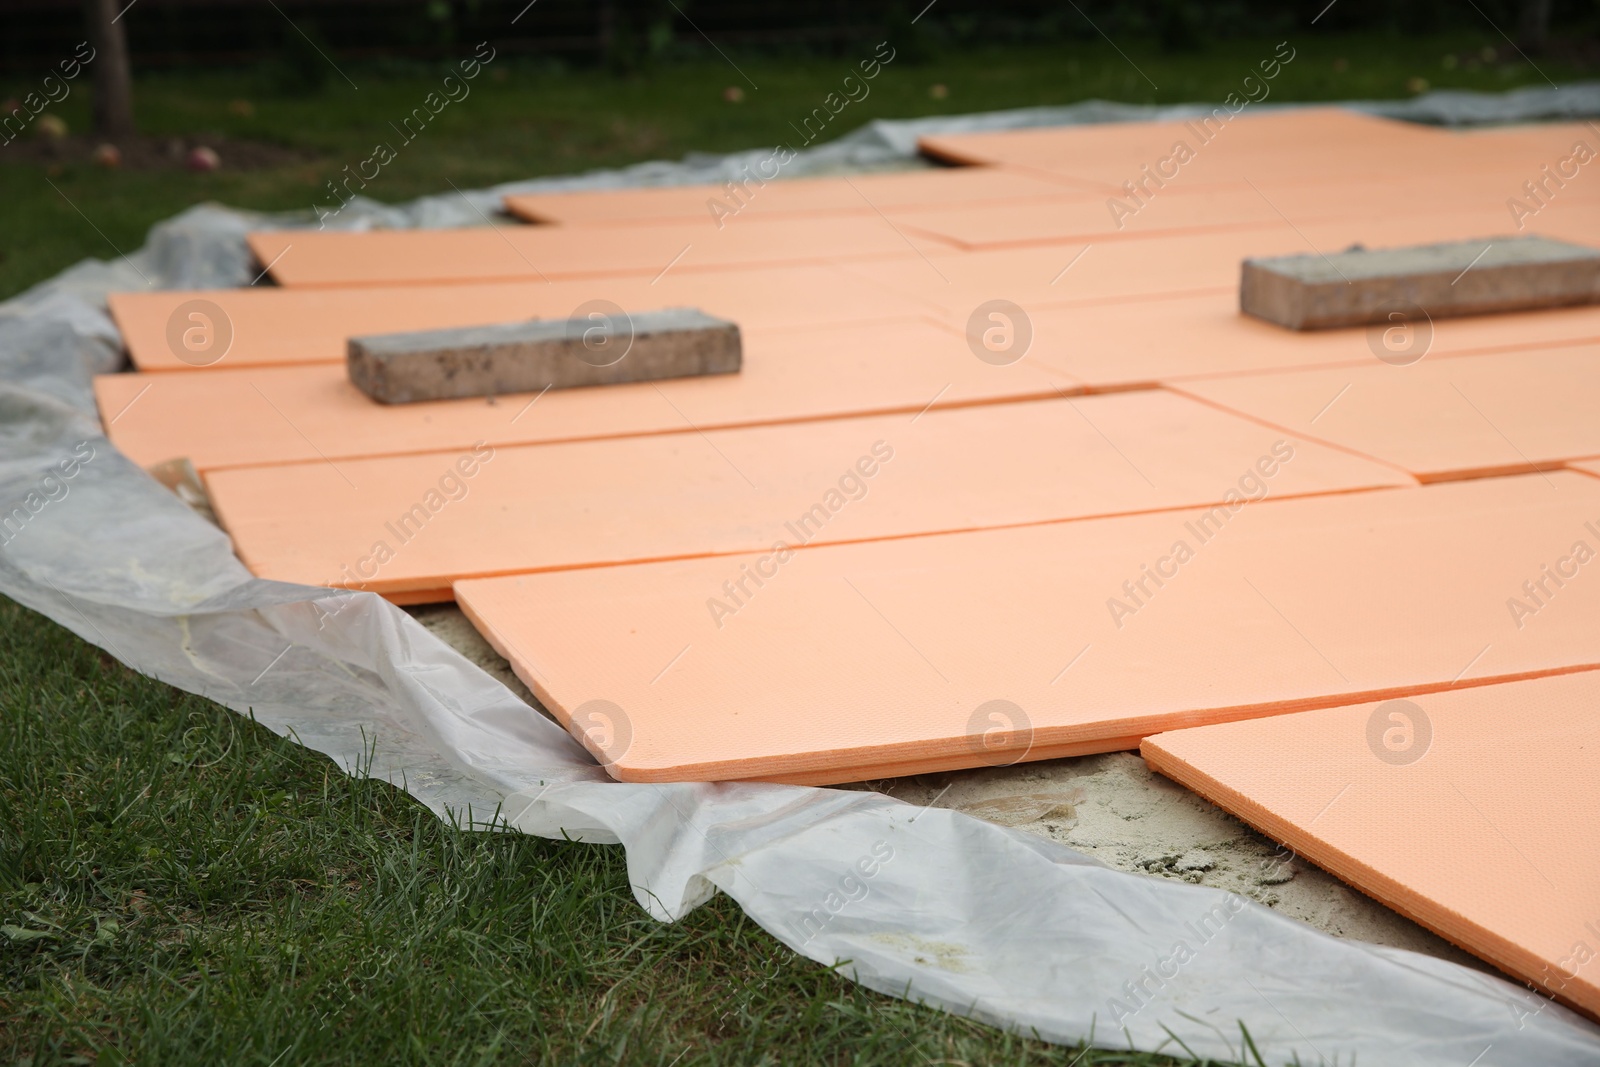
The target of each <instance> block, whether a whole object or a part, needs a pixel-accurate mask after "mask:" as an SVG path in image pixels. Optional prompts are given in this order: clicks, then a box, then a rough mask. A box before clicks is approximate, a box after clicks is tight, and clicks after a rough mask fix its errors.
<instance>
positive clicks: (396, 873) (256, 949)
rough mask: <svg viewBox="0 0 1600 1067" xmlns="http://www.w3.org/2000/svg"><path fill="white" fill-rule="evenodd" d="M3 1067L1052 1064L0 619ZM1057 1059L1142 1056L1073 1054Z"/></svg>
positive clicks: (604, 869) (574, 850)
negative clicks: (636, 893)
mask: <svg viewBox="0 0 1600 1067" xmlns="http://www.w3.org/2000/svg"><path fill="white" fill-rule="evenodd" d="M0 924H4V925H3V926H0V1064H6V1065H8V1067H9V1065H11V1064H29V1065H31V1067H43V1065H45V1064H68V1063H97V1064H102V1065H103V1064H120V1063H142V1064H160V1065H168V1064H180V1063H227V1064H230V1065H233V1064H256V1065H267V1064H302V1063H351V1064H378V1063H382V1064H390V1063H407V1064H487V1063H607V1064H613V1063H630V1064H655V1065H660V1067H667V1065H669V1064H673V1063H677V1064H681V1065H690V1064H728V1065H730V1067H747V1065H750V1064H759V1063H776V1062H815V1063H840V1064H843V1063H850V1064H861V1065H870V1064H886V1065H887V1064H896V1065H899V1064H907V1063H922V1062H924V1061H925V1060H926V1062H931V1063H985V1064H1016V1065H1024V1064H1027V1065H1032V1064H1057V1065H1067V1064H1069V1063H1073V1062H1074V1061H1073V1056H1074V1055H1075V1053H1073V1052H1071V1051H1070V1050H1066V1049H1062V1048H1059V1047H1054V1046H1050V1045H1047V1044H1044V1043H1042V1042H1038V1041H1032V1040H1024V1039H1021V1038H1017V1037H1011V1036H1006V1035H1003V1034H1000V1033H998V1032H996V1031H994V1030H991V1029H989V1028H987V1027H983V1026H980V1025H978V1024H976V1023H972V1022H968V1021H965V1020H961V1019H957V1018H954V1017H951V1016H948V1015H944V1014H942V1013H938V1012H935V1011H931V1010H928V1009H924V1008H921V1007H917V1006H915V1005H912V1004H908V1003H905V1002H903V1001H898V1000H893V999H890V998H887V997H882V996H879V995H877V994H873V993H869V992H866V991H865V990H862V989H861V988H859V987H858V986H855V985H853V984H852V983H850V982H848V981H846V980H845V979H843V978H841V977H839V976H838V975H837V974H835V973H833V972H832V971H830V970H828V969H827V968H825V967H821V966H819V965H816V964H814V963H811V962H809V961H806V960H803V959H800V958H798V957H796V956H794V955H793V954H792V953H790V952H789V951H788V950H787V949H785V948H784V947H783V946H782V945H780V944H779V943H778V942H776V941H775V940H773V939H772V938H771V937H769V936H768V935H767V934H765V933H763V932H762V931H761V930H759V929H758V928H756V927H755V926H754V925H753V924H752V923H750V922H749V921H748V920H746V919H745V918H744V917H743V916H742V915H741V913H740V912H739V909H738V908H737V907H736V906H735V905H734V904H733V903H732V902H731V901H730V900H729V899H728V898H726V897H721V896H719V897H718V898H717V899H716V900H714V901H713V902H712V903H711V904H709V905H707V906H705V907H703V908H701V909H700V910H699V911H696V912H694V913H693V914H692V915H691V916H690V917H689V918H687V919H686V920H684V921H682V922H680V923H677V924H673V925H663V924H660V923H657V922H655V921H654V920H652V919H650V918H648V917H647V916H646V915H645V914H644V913H643V911H641V910H640V909H639V908H638V906H637V905H636V904H635V903H634V901H633V899H632V896H631V894H630V892H629V890H628V883H627V874H626V871H625V869H624V864H623V856H622V850H621V849H620V848H608V847H604V846H598V845H582V844H576V843H572V842H551V841H543V840H539V839H537V838H531V837H526V836H522V835H519V834H512V833H492V834H491V833H467V832H463V831H460V830H457V829H455V828H453V827H451V826H449V825H447V824H444V823H441V822H440V821H439V820H437V819H435V818H434V817H433V816H432V815H431V814H430V813H429V812H427V811H426V810H425V809H423V808H422V807H421V805H419V804H417V803H416V802H415V801H413V800H411V799H410V798H409V797H407V796H406V795H405V794H404V793H402V792H400V791H399V790H397V789H395V788H393V787H390V786H388V785H385V784H383V783H380V782H376V781H373V780H370V779H359V778H351V777H348V776H346V775H345V774H343V773H341V772H340V771H338V770H337V769H335V768H334V766H333V765H332V763H331V762H330V761H328V760H327V759H325V758H324V757H322V756H319V755H316V754H314V753H311V752H309V751H307V750H305V749H303V748H300V747H299V746H297V745H295V744H293V743H291V742H289V741H286V740H284V739H282V738H279V737H277V736H275V735H273V734H271V733H270V732H268V731H267V730H266V729H264V728H262V727H260V726H258V725H256V724H255V723H253V722H251V721H249V720H247V719H244V718H241V717H240V716H238V715H235V714H234V713H232V712H229V711H227V710H226V709H223V708H221V707H219V706H218V705H216V704H213V703H211V702H209V701H207V700H204V699H201V698H199V697H195V696H189V695H186V694H183V693H179V692H177V691H176V690H173V689H171V688H169V687H167V686H165V685H163V684H161V683H159V682H155V681H152V680H151V679H148V678H145V677H143V676H141V675H139V674H136V673H135V672H133V671H130V670H128V669H127V668H125V667H123V666H121V665H120V664H118V663H116V662H115V661H113V660H112V659H110V658H109V657H107V656H106V655H104V654H103V653H101V652H100V651H99V650H97V649H95V648H94V647H92V646H90V645H88V644H86V643H84V642H83V641H80V640H78V639H77V638H76V637H75V636H73V635H72V634H71V633H69V632H68V631H66V630H64V629H62V628H60V627H58V626H56V625H54V624H53V623H50V622H48V621H46V620H44V619H42V618H41V617H39V616H37V615H34V614H32V613H31V612H28V611H26V610H25V609H23V608H21V607H18V606H17V605H15V604H13V603H11V602H10V601H6V600H3V599H0ZM1076 1062H1077V1063H1078V1064H1081V1065H1084V1067H1088V1065H1091V1064H1148V1065H1153V1064H1165V1063H1170V1062H1173V1061H1170V1060H1167V1059H1165V1058H1162V1057H1156V1056H1141V1055H1129V1054H1097V1053H1090V1054H1088V1055H1085V1056H1084V1057H1083V1058H1082V1059H1081V1060H1078V1061H1076Z"/></svg>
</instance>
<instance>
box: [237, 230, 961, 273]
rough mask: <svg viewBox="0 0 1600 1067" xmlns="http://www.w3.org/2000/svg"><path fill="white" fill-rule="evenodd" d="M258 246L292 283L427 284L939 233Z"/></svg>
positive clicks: (283, 238)
mask: <svg viewBox="0 0 1600 1067" xmlns="http://www.w3.org/2000/svg"><path fill="white" fill-rule="evenodd" d="M248 241H249V244H250V250H251V251H252V252H253V253H255V255H256V258H257V259H258V260H259V261H260V262H262V263H264V264H268V265H269V267H270V270H271V274H272V277H273V279H274V280H276V281H277V282H278V283H279V284H280V285H285V286H330V285H331V286H341V285H426V284H446V283H460V282H492V281H514V280H547V279H563V278H602V277H619V276H626V275H638V276H641V277H643V278H645V279H646V280H649V279H652V278H656V277H662V276H665V275H667V274H668V273H669V272H679V273H688V272H692V271H698V270H706V269H717V268H722V269H729V268H736V267H761V266H796V265H801V264H808V263H831V262H834V261H836V260H846V259H852V258H872V257H881V256H905V255H915V254H916V250H917V248H918V246H919V245H929V246H932V247H937V246H939V244H940V242H937V241H933V240H931V239H926V238H916V237H912V236H908V235H906V234H905V233H903V232H901V231H898V230H896V229H895V227H894V226H892V225H891V224H890V223H889V222H888V221H887V220H885V219H882V218H879V217H878V216H876V215H874V216H873V219H872V220H871V221H870V222H869V221H866V220H863V219H859V218H853V217H832V216H818V217H815V218H810V217H806V218H793V219H789V218H783V219H771V220H768V221H766V222H764V223H763V224H762V225H760V226H728V227H725V228H723V229H721V230H714V229H709V228H707V227H705V226H702V225H699V224H680V225H676V226H668V225H662V226H643V227H632V228H611V227H607V228H603V229H602V228H595V227H581V228H580V227H563V226H501V227H492V226H477V227H471V228H467V229H458V230H373V231H370V232H365V233H336V232H331V231H330V232H319V231H308V230H274V231H269V232H262V233H252V234H250V235H249V237H248Z"/></svg>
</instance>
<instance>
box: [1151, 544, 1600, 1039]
mask: <svg viewBox="0 0 1600 1067" xmlns="http://www.w3.org/2000/svg"><path fill="white" fill-rule="evenodd" d="M1595 543H1596V542H1595V540H1594V539H1593V538H1591V539H1590V544H1591V546H1593V545H1594V544H1595ZM1529 625H1530V626H1532V625H1535V623H1533V622H1532V621H1530V624H1529ZM1142 751H1143V753H1144V756H1145V759H1146V760H1147V761H1148V762H1149V763H1150V765H1151V766H1152V767H1154V768H1155V769H1156V770H1158V771H1160V772H1161V773H1162V774H1165V775H1167V776H1168V777H1170V778H1173V779H1175V780H1177V781H1178V782H1181V783H1182V784H1183V785H1185V786H1188V787H1189V788H1190V789H1193V790H1194V791H1195V792H1197V793H1199V794H1200V795H1201V796H1204V797H1206V798H1207V799H1209V800H1211V801H1213V802H1214V803H1216V804H1218V805H1219V806H1221V807H1222V808H1223V809H1225V810H1226V811H1228V812H1230V813H1231V814H1233V815H1236V816H1238V817H1239V818H1241V819H1243V820H1244V821H1245V822H1247V823H1249V824H1250V825H1252V826H1254V827H1256V828H1257V829H1258V830H1260V831H1261V832H1263V833H1265V834H1266V835H1268V836H1269V837H1271V838H1273V839H1274V840H1276V841H1279V842H1281V843H1283V844H1285V845H1287V846H1288V847H1289V848H1291V849H1293V850H1294V851H1295V852H1296V853H1297V854H1299V855H1300V856H1303V857H1305V858H1306V859H1309V860H1311V861H1312V862H1314V863H1316V864H1317V865H1318V866H1320V867H1323V868H1325V869H1327V870H1329V871H1331V872H1333V873H1334V874H1335V875H1337V876H1338V877H1340V878H1342V879H1344V880H1345V881H1346V882H1348V883H1349V884H1351V885H1353V886H1355V887H1356V888H1357V889H1359V890H1361V891H1362V892H1364V893H1366V894H1368V895H1369V896H1372V897H1375V898H1376V899H1378V900H1380V901H1382V902H1383V903H1385V904H1387V905H1389V906H1390V907H1392V908H1394V909H1395V910H1396V911H1399V912H1400V913H1401V914H1403V915H1405V916H1407V917H1408V918H1411V919H1414V920H1415V921H1417V922H1418V923H1420V924H1422V925H1423V926H1426V927H1427V928H1429V929H1430V930H1433V931H1434V932H1436V933H1438V934H1440V935H1441V936H1443V937H1445V938H1447V939H1449V940H1450V941H1452V942H1454V943H1455V944H1457V945H1459V946H1461V947H1462V948H1464V949H1466V950H1467V951H1469V952H1472V953H1475V954H1476V955H1478V956H1480V957H1482V958H1483V959H1485V960H1488V961H1489V962H1490V963H1493V964H1494V965H1496V966H1497V967H1499V968H1501V969H1502V970H1504V971H1506V972H1507V973H1508V974H1510V975H1512V976H1514V977H1515V978H1517V979H1519V980H1521V981H1523V982H1527V983H1529V984H1531V985H1532V986H1533V987H1535V988H1536V989H1538V990H1539V991H1540V992H1541V993H1543V994H1545V995H1546V996H1551V997H1555V998H1556V999H1558V1000H1560V1001H1562V1002H1563V1003H1565V1004H1566V1005H1568V1006H1569V1007H1572V1008H1576V1009H1577V1010H1579V1011H1582V1012H1585V1013H1587V1014H1588V1015H1589V1016H1590V1017H1591V1018H1600V793H1597V792H1596V790H1595V788H1594V782H1595V779H1596V777H1597V776H1600V673H1596V672H1593V671H1589V672H1584V673H1581V674H1569V675H1565V676H1561V677H1552V678H1540V679H1536V680H1531V681H1519V682H1508V683H1504V684H1500V685H1487V686H1483V687H1480V688H1472V689H1459V690H1455V691H1448V692H1439V693H1432V694H1427V695H1416V696H1412V697H1408V698H1404V699H1400V700H1390V701H1380V702H1363V703H1358V704H1353V705H1350V706H1346V707H1338V708H1326V709H1323V710H1319V711H1308V712H1304V713H1301V714H1298V715H1283V716H1277V717H1274V718H1270V719H1258V720H1254V721H1251V722H1235V723H1226V724H1222V725H1215V726H1203V727H1199V728H1196V729H1189V730H1178V731H1174V732H1172V733H1163V734H1159V735H1157V736H1154V737H1148V738H1146V739H1145V741H1144V743H1143V746H1142Z"/></svg>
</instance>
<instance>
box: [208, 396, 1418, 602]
mask: <svg viewBox="0 0 1600 1067" xmlns="http://www.w3.org/2000/svg"><path fill="white" fill-rule="evenodd" d="M547 399H548V398H547ZM930 399H931V398H930ZM535 411H537V409H535ZM529 417H530V418H531V417H535V416H534V415H530V416H529ZM1281 436H1282V435H1280V434H1278V433H1277V432H1276V431H1269V430H1266V429H1264V428H1263V427H1261V426H1258V425H1256V424H1253V423H1250V422H1247V421H1245V420H1243V419H1239V418H1238V417H1236V416H1233V415H1228V414H1226V413H1223V412H1220V411H1217V410H1216V409H1214V408H1210V407H1207V406H1206V405H1204V404H1199V403H1197V402H1195V401H1193V400H1188V399H1186V398H1181V397H1177V396H1175V395H1171V394H1165V393H1160V392H1153V391H1152V392H1141V393H1118V394H1110V395H1106V396H1101V397H1085V398H1083V399H1081V400H1076V401H1074V400H1070V399H1056V400H1049V401H1029V402H1021V403H1015V404H998V405H986V406H981V407H969V408H958V409H946V410H942V411H928V412H926V413H912V414H905V413H901V414H896V415H883V416H868V417H861V418H852V419H834V420H826V421H821V422H811V423H804V424H796V425H781V426H764V427H749V428H741V429H728V430H706V431H703V432H699V433H687V434H671V435H665V436H655V437H634V438H621V439H612V440H600V441H584V442H577V443H569V444H550V445H540V446H527V447H520V448H502V449H495V450H493V456H492V459H490V460H488V461H486V462H482V463H481V464H471V463H469V464H467V465H468V466H472V467H474V468H475V469H474V471H473V475H472V477H471V478H470V479H467V478H463V477H457V476H455V475H452V474H451V473H450V472H451V471H452V470H453V469H454V467H453V465H454V464H455V463H456V461H457V458H458V457H457V454H455V453H432V454H429V455H422V456H395V457H387V458H376V459H352V460H337V461H332V462H317V463H307V464H291V465H285V466H277V467H244V468H237V469H231V470H213V471H211V472H210V473H209V474H207V475H206V484H207V486H208V488H209V490H210V493H211V499H212V503H213V505H214V506H215V508H216V510H217V514H218V515H219V516H220V517H221V519H222V523H223V525H224V526H225V527H226V529H227V530H228V532H229V533H230V534H231V535H232V537H233V539H234V545H235V548H236V549H237V551H238V553H239V555H240V558H241V559H243V560H244V561H245V563H246V564H247V565H249V567H250V568H251V569H252V570H253V571H254V572H255V573H256V574H257V575H258V576H260V577H264V578H276V579H282V580H286V581H297V582H308V583H314V584H327V585H347V586H358V587H361V588H366V589H371V590H372V591H374V592H379V593H384V594H396V593H411V592H417V591H424V590H436V589H441V588H444V587H447V586H448V585H449V584H450V583H451V582H454V581H459V580H461V579H464V578H471V577H479V576H486V575H494V574H506V573H513V572H518V571H534V570H545V569H555V568H568V567H587V566H596V565H604V564H616V563H628V562H637V561H643V560H654V559H671V558H677V557H687V556H698V555H709V554H728V553H739V552H752V551H760V550H763V549H765V548H767V547H769V546H770V545H772V544H773V543H774V542H776V541H779V540H789V541H791V542H792V541H793V540H795V538H796V537H797V536H800V535H799V534H797V533H795V532H793V530H794V529H797V528H803V524H804V523H805V522H806V521H807V520H806V519H805V517H806V516H807V515H811V516H812V517H813V519H814V520H817V521H819V522H820V521H821V519H822V518H825V517H826V516H827V515H828V514H829V512H835V511H836V512H838V513H839V514H838V515H837V517H836V518H832V519H828V520H827V521H826V522H823V523H822V524H821V528H820V530H816V531H811V533H810V534H809V537H810V540H811V541H813V542H819V543H820V542H835V541H852V540H868V539H873V538H885V537H900V536H907V535H912V534H921V533H930V532H936V531H942V530H957V529H974V528H979V527H991V526H1004V525H1012V524H1019V523H1036V522H1045V521H1052V520H1057V519H1071V518H1086V517H1090V516H1095V515H1107V514H1116V513H1125V512H1135V511H1148V510H1154V509H1159V508H1172V507H1183V506H1188V505H1192V504H1197V503H1202V502H1213V501H1220V500H1222V499H1223V497H1224V495H1225V494H1226V493H1227V492H1228V491H1230V490H1231V489H1232V488H1233V487H1234V485H1235V482H1236V480H1237V479H1238V478H1239V476H1240V473H1241V472H1243V471H1246V470H1248V469H1250V467H1251V465H1252V464H1253V463H1255V462H1256V461H1257V459H1258V458H1260V457H1261V456H1263V455H1267V454H1268V453H1270V451H1271V449H1272V446H1273V444H1274V442H1275V441H1277V440H1278V439H1279V438H1280V437H1281ZM1291 440H1292V439H1291ZM1293 447H1295V448H1296V449H1297V450H1298V455H1299V458H1298V459H1297V460H1296V462H1295V463H1294V464H1292V465H1291V466H1290V467H1289V468H1287V469H1286V471H1285V473H1284V474H1283V476H1282V477H1281V478H1279V479H1278V481H1277V484H1276V485H1275V487H1274V488H1275V489H1276V490H1277V491H1278V492H1280V493H1282V494H1295V493H1314V492H1339V491H1347V490H1353V489H1361V488H1367V487H1372V486H1386V485H1388V486H1392V485H1402V484H1403V485H1413V484H1415V483H1414V482H1413V481H1412V480H1411V479H1410V478H1408V477H1406V476H1405V475H1403V474H1401V473H1400V472H1398V471H1394V470H1391V469H1389V468H1385V467H1381V466H1378V465H1377V464H1374V463H1371V462H1370V461H1367V460H1362V459H1359V458H1356V457H1353V456H1348V455H1345V454H1343V453H1339V452H1336V451H1334V450H1332V449H1329V448H1326V447H1323V446H1313V445H1303V444H1302V445H1294V446H1293ZM874 449H877V450H878V452H876V453H875V452H874ZM884 450H889V451H890V452H892V453H893V461H892V462H887V461H883V459H884V457H883V455H882V453H883V451H884ZM874 457H877V459H878V460H879V461H882V462H879V463H876V464H875V463H874ZM858 463H860V464H864V465H866V466H872V467H874V469H875V470H876V471H877V476H876V477H875V478H873V479H872V481H871V482H870V484H869V483H867V482H866V481H864V480H863V479H860V478H857V477H855V476H853V475H850V474H849V472H851V471H852V470H854V469H856V467H857V464H858ZM841 479H846V480H847V481H850V482H860V483H861V494H862V499H859V500H855V501H852V502H849V506H845V502H844V498H842V497H840V496H839V493H840V490H839V489H838V488H837V487H838V486H839V484H840V482H841ZM446 480H448V482H449V485H450V487H453V488H452V491H453V493H454V494H455V495H456V496H458V497H459V499H448V498H447V497H448V494H447V495H446V497H441V496H440V491H441V489H442V487H444V486H445V481H446ZM430 494H431V495H430ZM818 509H820V510H818ZM406 516H411V517H413V519H414V522H413V523H411V524H410V525H408V524H407V522H406V521H405V520H404V519H403V518H402V517H406ZM380 546H381V547H380ZM390 557H392V558H390ZM363 560H364V561H366V562H364V563H363V562H361V561H363Z"/></svg>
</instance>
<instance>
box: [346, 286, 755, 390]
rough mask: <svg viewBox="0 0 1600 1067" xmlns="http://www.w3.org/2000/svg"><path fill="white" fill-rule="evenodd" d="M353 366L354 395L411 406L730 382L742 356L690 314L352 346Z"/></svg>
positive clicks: (501, 328)
mask: <svg viewBox="0 0 1600 1067" xmlns="http://www.w3.org/2000/svg"><path fill="white" fill-rule="evenodd" d="M602 330H609V334H607V333H604V332H599V331H602ZM586 339H587V343H586ZM347 356H348V360H347V362H348V368H349V373H350V381H351V382H353V383H354V384H355V386H356V387H357V388H358V389H360V390H361V391H362V392H364V393H366V394H367V395H368V396H370V397H372V398H373V399H374V400H377V401H380V402H382V403H385V404H406V403H411V402H414V401H419V400H448V399H453V398H459V397H468V396H499V395H504V394H507V393H528V392H538V391H540V390H542V389H545V388H546V387H549V388H552V389H569V388H574V387H577V386H585V385H610V384H613V383H617V382H643V381H653V380H656V379H660V378H683V377H689V376H693V375H701V374H729V373H733V372H735V371H737V370H738V369H739V367H740V365H741V364H742V362H743V347H742V344H741V341H740V336H739V327H738V325H737V324H735V323H732V322H728V321H726V320H724V319H718V318H713V317H712V316H710V315H707V314H705V313H704V312H702V311H698V310H695V309H694V308H667V309H665V310H662V311H647V312H641V313H639V314H635V315H632V316H629V315H626V314H622V313H621V311H620V309H617V311H616V313H614V314H612V315H611V316H610V319H609V322H605V321H602V320H600V319H595V320H593V321H591V320H589V319H586V318H577V319H553V320H538V319H535V320H531V321H528V322H514V323H504V324H499V325H494V326H468V327H461V328H457V329H448V330H424V331H420V332H415V333H394V334H383V335H380V336H374V337H352V338H351V339H350V342H349V346H348V353H347Z"/></svg>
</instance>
